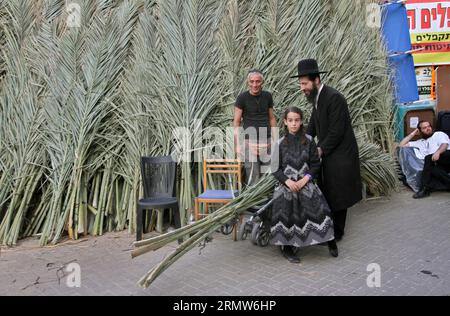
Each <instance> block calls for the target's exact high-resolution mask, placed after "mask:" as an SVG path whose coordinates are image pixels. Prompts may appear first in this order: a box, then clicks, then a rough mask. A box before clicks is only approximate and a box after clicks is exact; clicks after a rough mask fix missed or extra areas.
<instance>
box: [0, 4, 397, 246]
mask: <svg viewBox="0 0 450 316" xmlns="http://www.w3.org/2000/svg"><path fill="white" fill-rule="evenodd" d="M368 2H370V1H356V2H348V1H344V0H341V1H326V0H305V1H293V0H269V1H266V0H264V1H262V0H245V1H243V0H226V1H214V0H189V1H184V0H164V1H162V0H153V1H144V0H141V1H132V0H95V1H88V0H77V1H75V0H74V1H73V3H68V1H64V0H39V1H35V0H8V1H5V0H0V22H1V25H2V27H1V29H0V49H1V56H0V243H1V244H7V245H15V244H16V243H17V241H18V239H20V238H24V237H28V236H39V237H40V239H41V244H42V245H45V244H47V243H49V242H53V243H56V242H58V241H59V240H60V239H61V237H62V236H63V234H64V233H65V232H68V234H69V235H70V237H72V238H78V237H79V235H86V234H92V235H101V234H103V233H104V232H105V231H113V230H123V229H128V230H129V231H130V232H131V231H133V230H134V228H135V227H134V226H135V215H134V214H135V213H134V212H135V206H136V201H137V199H138V198H139V197H140V196H141V195H142V194H141V193H142V192H141V188H140V187H141V185H140V181H141V179H140V172H139V158H140V157H141V156H144V155H161V154H169V153H173V152H177V154H178V155H179V157H182V158H184V159H183V160H182V161H181V163H180V174H179V179H178V180H179V181H178V190H177V191H178V196H179V199H180V202H181V210H182V222H183V223H186V221H187V218H188V214H189V210H190V209H191V208H192V200H193V197H194V196H195V195H196V194H197V193H198V192H199V190H201V168H199V166H198V165H197V164H195V163H193V162H192V158H193V157H199V154H200V152H201V151H202V150H204V149H208V146H210V145H218V144H221V143H223V142H224V140H220V139H215V140H212V141H211V142H208V141H205V139H207V136H209V134H210V133H209V131H210V128H211V127H217V128H218V129H220V130H223V129H225V128H226V127H229V126H231V122H232V113H233V103H234V100H235V98H236V96H237V94H238V93H239V92H241V91H242V90H243V89H245V76H246V71H247V70H248V69H250V68H254V67H257V68H260V69H261V70H262V71H263V72H264V73H265V74H266V84H265V88H266V89H267V90H269V91H272V92H273V94H274V97H275V105H276V113H277V114H278V116H279V115H280V114H281V113H282V112H283V110H284V108H285V107H287V106H290V105H297V106H300V107H302V108H303V109H304V110H305V112H306V114H309V113H310V106H309V105H307V104H306V102H305V100H304V99H303V97H302V96H301V95H300V91H299V89H298V86H297V82H296V81H295V80H292V79H289V76H290V75H292V74H294V73H295V66H296V63H297V62H298V60H299V59H301V58H307V57H315V58H317V59H318V60H319V62H320V64H321V67H322V68H325V69H327V70H331V71H332V72H331V74H330V75H329V76H328V77H325V78H324V81H325V83H327V84H330V85H332V86H334V87H336V88H337V89H339V90H340V91H342V92H343V94H344V95H346V96H347V98H348V101H349V105H350V110H351V114H352V119H353V122H354V125H355V128H356V130H357V132H358V134H359V135H360V137H359V140H360V142H359V143H360V146H361V160H362V174H363V180H364V181H365V183H366V184H367V188H368V189H369V190H370V193H373V194H387V193H389V192H390V191H392V189H394V188H395V186H396V179H395V168H394V161H393V160H392V158H391V156H390V150H391V147H392V134H393V133H392V128H391V125H390V124H391V123H390V122H391V103H392V96H391V84H390V81H389V77H388V65H387V62H386V53H385V51H384V48H383V45H382V43H381V39H380V36H379V30H377V29H372V28H369V27H368V26H367V24H366V19H365V16H364V15H361V14H360V12H365V4H366V3H368ZM70 4H77V5H79V13H80V16H79V17H78V18H79V21H78V22H79V23H80V25H79V27H74V25H73V23H68V21H69V20H70V19H72V18H73V17H74V14H78V12H68V11H67V8H68V5H70ZM71 8H73V6H71ZM75 18H77V17H75ZM280 123H281V121H280ZM179 128H182V129H184V131H190V133H189V134H188V133H181V134H182V136H183V137H178V138H177V137H175V136H174V131H175V130H177V129H179ZM205 134H206V135H205ZM381 150H383V151H384V152H385V154H382V155H380V154H379V153H380V151H381ZM200 160H201V159H200ZM244 202H245V201H243V203H244ZM216 224H218V223H217V222H216V223H215V224H214V225H216ZM211 227H213V225H212V224H211ZM211 227H210V228H211ZM208 231H210V229H209V230H208Z"/></svg>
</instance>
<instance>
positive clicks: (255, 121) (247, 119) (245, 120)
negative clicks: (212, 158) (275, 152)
mask: <svg viewBox="0 0 450 316" xmlns="http://www.w3.org/2000/svg"><path fill="white" fill-rule="evenodd" d="M263 83H264V76H263V74H262V73H261V71H259V70H251V71H250V72H249V73H248V77H247V84H248V91H247V92H244V93H242V94H241V95H239V96H238V98H237V100H236V104H235V113H234V137H235V145H236V153H237V155H238V156H239V157H241V158H244V159H245V160H244V161H245V171H246V176H247V184H249V185H253V184H255V183H256V182H257V181H258V180H259V178H260V176H261V174H263V173H265V172H266V171H267V170H268V168H269V165H270V145H271V137H272V133H271V128H275V127H276V126H277V121H276V118H275V114H274V112H273V105H274V104H273V98H272V94H270V93H269V92H267V91H263V90H262V86H263ZM242 129H243V133H241V132H242Z"/></svg>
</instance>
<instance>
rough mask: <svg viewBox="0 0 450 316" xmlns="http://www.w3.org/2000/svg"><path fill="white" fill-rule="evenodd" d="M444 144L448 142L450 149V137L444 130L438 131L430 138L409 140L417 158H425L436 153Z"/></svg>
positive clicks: (409, 144)
mask: <svg viewBox="0 0 450 316" xmlns="http://www.w3.org/2000/svg"><path fill="white" fill-rule="evenodd" d="M442 144H448V145H449V148H447V150H450V139H449V138H448V135H447V134H445V133H443V132H436V133H434V134H433V136H431V137H430V138H428V139H419V140H418V141H415V142H409V143H408V146H409V147H414V152H415V153H416V156H417V158H419V159H425V157H426V156H429V155H434V154H435V153H436V152H437V151H438V149H439V148H440V147H441V145H442Z"/></svg>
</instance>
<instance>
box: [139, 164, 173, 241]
mask: <svg viewBox="0 0 450 316" xmlns="http://www.w3.org/2000/svg"><path fill="white" fill-rule="evenodd" d="M141 172H142V184H143V187H144V198H143V199H141V200H139V201H138V203H137V210H136V240H138V241H139V240H142V233H143V229H144V224H143V219H144V210H158V219H157V221H158V225H157V230H159V232H160V233H161V232H162V221H163V215H164V210H165V209H172V210H173V211H174V220H175V227H176V228H180V227H181V218H180V210H179V205H178V200H177V198H176V194H175V181H176V176H177V164H176V162H175V161H174V160H173V159H172V157H171V156H164V157H142V158H141Z"/></svg>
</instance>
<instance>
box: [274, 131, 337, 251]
mask: <svg viewBox="0 0 450 316" xmlns="http://www.w3.org/2000/svg"><path fill="white" fill-rule="evenodd" d="M319 170H320V159H319V156H318V154H317V147H316V144H315V142H314V140H312V139H311V138H308V139H307V143H306V144H305V145H302V144H301V140H300V136H299V135H292V134H288V135H287V136H286V137H284V138H282V139H281V140H280V141H279V142H278V145H277V146H275V148H274V152H273V158H272V172H273V175H274V177H275V178H276V179H277V180H278V181H280V185H279V187H278V188H277V189H275V193H274V203H273V207H272V222H271V244H273V245H277V246H294V247H306V246H311V245H316V244H320V243H324V242H327V241H331V240H333V239H334V230H333V220H332V219H331V210H330V208H329V206H328V204H327V202H326V200H325V197H324V196H323V194H322V192H321V191H320V189H319V187H318V186H317V185H316V184H315V183H314V182H313V181H310V182H309V183H308V184H307V185H306V186H305V187H304V188H303V189H302V190H301V191H300V192H298V193H294V192H292V191H291V190H290V189H289V188H288V187H287V186H286V185H285V184H284V183H285V182H286V180H288V179H291V180H294V181H298V180H300V179H302V178H303V177H304V176H305V174H309V175H311V176H312V177H313V179H314V178H315V177H316V175H317V174H318V173H319Z"/></svg>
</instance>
